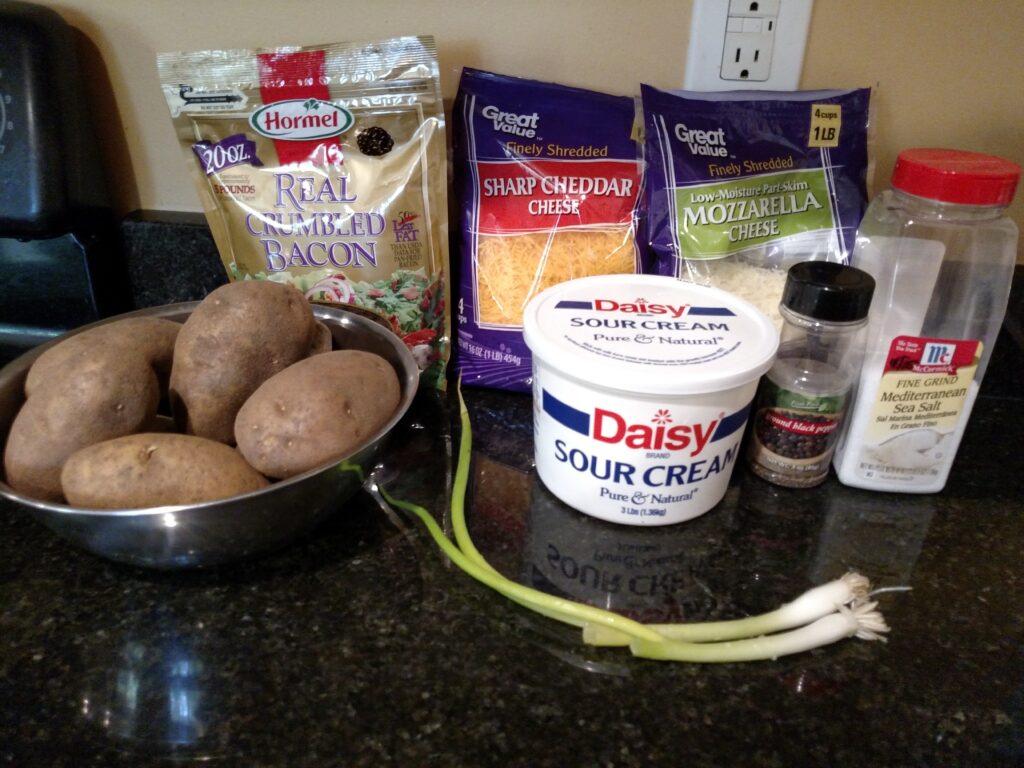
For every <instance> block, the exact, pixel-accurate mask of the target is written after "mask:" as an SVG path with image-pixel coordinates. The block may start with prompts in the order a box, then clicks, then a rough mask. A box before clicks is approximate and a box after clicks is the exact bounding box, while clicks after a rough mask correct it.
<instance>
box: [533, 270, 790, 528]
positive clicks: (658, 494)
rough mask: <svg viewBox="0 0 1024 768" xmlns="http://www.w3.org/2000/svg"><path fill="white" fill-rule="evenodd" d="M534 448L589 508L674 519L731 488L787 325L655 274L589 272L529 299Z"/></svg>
mask: <svg viewBox="0 0 1024 768" xmlns="http://www.w3.org/2000/svg"><path fill="white" fill-rule="evenodd" d="M523 334H524V337H525V339H526V343H527V345H528V346H529V347H530V351H531V353H532V355H533V397H534V406H533V409H534V455H535V459H536V464H537V473H538V474H539V475H540V478H541V480H542V481H543V482H544V484H545V485H546V486H547V487H548V489H549V490H550V491H551V492H552V493H553V494H555V496H557V497H558V498H560V499H561V500H562V501H564V502H565V503H566V504H569V505H570V506H572V507H574V508H576V509H578V510H579V511H581V512H583V513H585V514H588V515H592V516H593V517H598V518H601V519H603V520H610V521H611V522H616V523H625V524H627V525H667V524H670V523H678V522H681V521H683V520H689V519H691V518H694V517H697V516H698V515H701V514H703V513H704V512H707V511H708V510H709V509H711V508H712V507H713V506H715V505H716V504H717V503H718V502H719V501H721V499H722V497H723V496H724V495H725V491H726V488H727V487H728V484H729V478H730V477H731V475H732V470H733V467H734V466H735V465H736V462H737V461H739V459H740V440H741V439H742V437H743V430H744V427H745V425H746V421H747V413H748V411H749V408H750V402H751V400H752V399H753V397H754V393H755V391H756V389H757V382H758V379H759V378H760V377H761V375H762V374H763V373H764V372H765V371H767V370H768V368H769V367H770V366H771V364H772V361H773V360H774V358H775V353H776V350H777V349H778V345H779V335H778V332H777V331H776V329H775V326H774V325H773V324H772V323H771V321H770V320H769V319H768V318H767V317H766V316H765V315H764V314H763V313H762V312H760V311H759V310H758V309H756V308H755V307H754V306H753V305H751V304H749V303H748V302H746V301H743V300H742V299H739V298H737V297H735V296H733V295H731V294H729V293H726V292H725V291H721V290H718V289H715V288H704V287H701V286H697V285H692V284H690V283H683V282H680V281H679V280H676V279H675V278H671V277H658V276H653V275H608V276H600V277H586V278H581V279H579V280H571V281H569V282H566V283H562V284H560V285H556V286H554V287H552V288H549V289H548V290H546V291H544V292H543V293H541V294H539V295H538V296H536V297H535V298H534V299H533V300H532V301H531V302H530V303H529V304H528V305H527V307H526V310H525V313H524V318H523Z"/></svg>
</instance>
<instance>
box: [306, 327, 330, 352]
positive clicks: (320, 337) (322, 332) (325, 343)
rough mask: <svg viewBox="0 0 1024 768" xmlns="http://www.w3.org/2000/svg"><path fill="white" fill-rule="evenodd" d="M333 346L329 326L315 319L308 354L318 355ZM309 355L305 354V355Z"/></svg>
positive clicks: (328, 350)
mask: <svg viewBox="0 0 1024 768" xmlns="http://www.w3.org/2000/svg"><path fill="white" fill-rule="evenodd" d="M333 348H334V334H332V333H331V329H330V328H328V327H327V326H326V325H324V324H323V323H321V322H320V321H319V320H317V321H316V334H315V335H314V337H313V343H312V345H311V346H310V349H309V355H320V354H323V353H324V352H330V351H331V350H332V349H333ZM309 355H307V357H308V356H309Z"/></svg>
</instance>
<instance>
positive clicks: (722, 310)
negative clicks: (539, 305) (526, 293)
mask: <svg viewBox="0 0 1024 768" xmlns="http://www.w3.org/2000/svg"><path fill="white" fill-rule="evenodd" d="M555 308H556V309H591V310H594V311H595V312H621V313H623V314H627V315H668V316H669V317H671V318H678V317H682V316H683V315H702V316H730V317H732V316H734V315H735V314H736V313H735V312H733V311H732V310H731V309H728V308H727V307H695V306H693V305H691V304H657V303H648V302H647V301H646V300H645V299H637V300H636V301H633V302H628V303H624V302H618V301H615V300H614V299H594V300H593V301H560V302H558V304H557V305H556V306H555Z"/></svg>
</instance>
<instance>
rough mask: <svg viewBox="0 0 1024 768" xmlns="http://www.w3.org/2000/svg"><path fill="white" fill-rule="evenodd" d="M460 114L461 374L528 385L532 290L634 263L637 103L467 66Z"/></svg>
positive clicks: (480, 381)
mask: <svg viewBox="0 0 1024 768" xmlns="http://www.w3.org/2000/svg"><path fill="white" fill-rule="evenodd" d="M454 118H455V126H456V128H455V132H454V146H455V180H456V189H457V195H458V200H459V207H460V214H461V233H462V238H461V246H462V247H461V266H462V270H461V281H460V295H459V304H458V309H459V311H458V315H457V318H458V346H457V349H456V354H457V361H458V368H459V373H460V375H461V378H462V381H463V383H465V384H470V385H479V386H490V387H496V388H500V389H509V390H513V391H528V390H529V388H530V383H531V378H532V362H531V358H530V354H529V350H528V349H527V347H526V343H525V342H524V341H523V334H522V320H523V309H524V308H525V307H526V305H527V303H528V302H529V301H530V299H532V298H533V297H534V296H536V295H537V294H539V293H540V292H541V291H543V290H545V289H546V288H550V287H551V286H553V285H556V284H558V283H561V282H564V281H566V280H572V279H574V278H578V277H587V276H590V275H608V274H631V273H634V272H637V271H638V266H639V253H638V249H637V245H636V237H635V229H634V227H635V224H634V220H635V207H636V201H637V197H638V195H639V191H640V164H639V161H638V152H639V147H638V145H637V143H636V142H635V141H634V140H633V137H632V135H631V130H632V127H633V121H634V107H633V100H632V99H629V98H626V97H619V96H609V95H607V94H602V93H596V92H594V91H586V90H582V89H578V88H569V87H566V86H562V85H557V84H553V83H541V82H536V81H532V80H523V79H519V78H513V77H506V76H503V75H495V74H491V73H488V72H480V71H478V70H472V69H466V70H463V73H462V79H461V81H460V83H459V94H458V97H457V99H456V103H455V109H454Z"/></svg>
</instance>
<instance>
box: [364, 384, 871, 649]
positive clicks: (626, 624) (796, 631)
mask: <svg viewBox="0 0 1024 768" xmlns="http://www.w3.org/2000/svg"><path fill="white" fill-rule="evenodd" d="M458 394H459V418H460V422H461V437H460V440H459V450H458V459H457V462H458V463H457V465H456V470H455V477H454V480H453V483H452V502H451V520H452V530H453V533H454V536H455V541H454V542H453V541H452V540H451V539H449V538H448V536H446V535H445V533H444V531H443V530H442V529H441V527H440V526H439V525H438V524H437V521H436V520H435V519H434V517H433V515H431V514H430V513H429V512H428V511H427V510H426V509H424V508H423V507H421V506H419V505H418V504H413V503H411V502H408V501H403V500H401V499H396V498H394V497H393V496H391V495H390V494H389V493H388V492H387V491H386V490H385V489H384V488H380V487H378V488H377V489H376V490H379V492H380V496H381V498H383V499H384V501H385V502H386V503H388V504H390V505H391V506H393V507H395V508H397V509H401V510H403V511H405V512H407V513H409V514H411V515H413V516H414V517H416V518H417V519H418V520H419V521H420V522H421V523H422V524H423V526H424V527H425V528H426V530H427V532H428V533H429V534H430V536H431V538H433V539H434V541H435V542H436V544H437V545H438V546H439V547H440V548H441V550H442V551H443V552H444V554H445V555H446V556H447V557H448V558H449V559H450V560H451V561H452V563H454V564H455V565H456V566H458V567H459V568H460V569H461V570H463V571H464V572H465V573H467V574H468V575H469V576H471V577H473V578H474V579H476V580H477V581H479V582H481V583H482V584H484V585H486V586H488V587H490V588H491V589H493V590H494V591H496V592H498V593H499V594H501V595H503V596H505V597H506V598H508V599H509V600H512V601H513V602H515V603H518V604H519V605H521V606H523V607H525V608H528V609H530V610H532V611H534V612H536V613H539V614H541V615H543V616H546V617H548V618H551V619H555V620H557V621H560V622H563V623H565V624H569V625H572V626H576V627H580V628H582V635H583V641H584V642H585V643H588V644H590V645H596V646H620V647H628V648H629V650H630V652H631V653H632V654H633V655H634V656H637V657H640V658H646V659H656V660H664V661H687V662H698V663H714V662H737V661H755V660H763V659H775V658H778V657H780V656H785V655H788V654H793V653H800V652H803V651H807V650H810V649H812V648H818V647H821V646H824V645H828V644H830V643H835V642H838V641H839V640H842V639H844V638H848V637H857V638H860V639H863V640H883V641H884V639H885V638H884V634H885V633H886V632H888V631H889V627H888V626H886V623H885V619H884V618H883V617H882V614H881V612H880V611H879V610H878V606H877V603H876V602H874V601H871V600H870V599H869V594H870V584H869V582H868V580H867V579H866V578H865V577H864V576H861V575H860V574H857V573H852V572H851V573H847V574H845V575H844V576H842V577H841V578H839V579H836V580H834V581H831V582H829V583H827V584H823V585H821V586H819V587H815V588H813V589H811V590H809V591H807V592H805V593H804V594H803V595H801V596H800V597H798V598H797V599H796V600H793V601H792V602H790V603H787V604H786V605H784V606H782V607H781V608H779V609H777V610H774V611H771V612H769V613H765V614H762V615H760V616H751V617H746V618H742V619H735V620H732V621H714V622H699V623H691V624H643V623H641V622H638V621H634V620H633V619H630V618H627V617H625V616H622V615H620V614H618V613H615V612H613V611H608V610H605V609H602V608H597V607H595V606H591V605H587V604H584V603H578V602H575V601H573V600H567V599H564V598H560V597H555V596H554V595H549V594H547V593H545V592H541V591H539V590H536V589H532V588H530V587H526V586H524V585H522V584H520V583H518V582H515V581H512V580H511V579H508V578H506V577H505V576H503V575H501V574H500V573H499V572H498V571H497V570H495V569H494V568H493V567H492V566H491V565H490V563H488V562H487V560H486V559H485V558H484V556H483V555H482V554H480V552H479V550H477V548H476V546H475V545H474V544H473V540H472V538H471V537H470V535H469V528H468V526H467V524H466V510H465V500H466V488H467V486H468V484H469V467H470V459H471V455H472V430H471V428H470V426H471V425H470V419H469V410H468V409H467V408H466V403H465V400H464V399H463V397H462V391H461V389H460V390H459V392H458Z"/></svg>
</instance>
